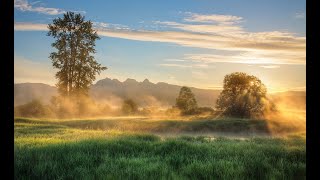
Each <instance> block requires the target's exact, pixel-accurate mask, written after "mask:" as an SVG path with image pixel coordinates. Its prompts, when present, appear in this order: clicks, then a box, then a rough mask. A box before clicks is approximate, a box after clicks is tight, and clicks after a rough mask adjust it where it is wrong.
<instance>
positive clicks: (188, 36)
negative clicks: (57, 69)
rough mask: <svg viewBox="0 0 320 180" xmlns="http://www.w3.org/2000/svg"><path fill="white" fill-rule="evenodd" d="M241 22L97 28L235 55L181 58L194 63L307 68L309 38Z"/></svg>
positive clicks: (219, 19)
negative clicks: (250, 28)
mask: <svg viewBox="0 0 320 180" xmlns="http://www.w3.org/2000/svg"><path fill="white" fill-rule="evenodd" d="M240 20H242V18H241V17H238V16H231V15H203V16H202V15H200V14H190V15H189V16H188V17H186V18H185V21H188V22H196V21H197V22H198V23H199V22H200V23H202V22H206V23H207V22H213V21H214V22H216V23H217V24H185V23H178V22H169V21H164V22H160V21H157V22H155V23H157V24H162V25H164V26H167V27H168V28H169V29H170V28H171V29H173V30H167V31H155V30H148V31H147V30H132V29H130V28H129V27H128V26H125V25H119V24H109V23H105V22H95V28H96V30H97V31H98V34H99V35H100V36H106V37H114V38H122V39H128V40H136V41H151V42H164V43H173V44H176V45H180V46H187V47H194V48H202V49H213V50H218V51H222V52H223V51H227V52H232V54H235V55H231V56H230V55H226V54H228V53H223V55H220V54H221V53H220V54H192V55H187V57H186V58H181V59H187V60H192V61H205V62H227V63H246V64H302V65H305V62H306V60H305V57H306V51H305V49H306V38H305V37H301V36H297V35H296V34H294V33H290V32H283V31H267V32H249V31H246V30H245V29H243V28H242V27H241V26H239V25H238V24H237V23H238V21H240ZM225 22H229V23H225ZM231 22H232V23H231ZM223 23H224V24H223ZM46 26H47V25H44V24H33V23H15V30H16V31H28V30H29V31H30V30H37V31H39V30H47V28H46ZM177 30H179V31H177ZM181 30H182V31H181ZM167 66H170V65H167ZM171 66H175V65H171ZM176 67H177V66H176Z"/></svg>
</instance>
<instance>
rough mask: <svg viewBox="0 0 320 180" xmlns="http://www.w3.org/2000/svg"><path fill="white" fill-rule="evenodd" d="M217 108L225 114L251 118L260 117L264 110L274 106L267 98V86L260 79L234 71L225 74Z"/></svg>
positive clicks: (271, 108) (272, 108)
mask: <svg viewBox="0 0 320 180" xmlns="http://www.w3.org/2000/svg"><path fill="white" fill-rule="evenodd" d="M217 108H218V109H220V110H222V111H223V112H224V114H225V115H229V116H235V117H242V118H252V117H261V116H263V113H264V112H265V111H266V110H274V108H275V107H274V105H273V103H272V102H270V101H269V99H268V98H267V88H266V87H265V85H264V84H263V83H262V82H261V80H260V79H258V78H257V77H255V76H251V75H248V74H246V73H243V72H235V73H231V74H228V75H226V76H225V78H224V81H223V91H222V92H221V93H220V96H219V97H218V99H217Z"/></svg>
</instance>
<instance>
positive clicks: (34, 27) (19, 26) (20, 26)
mask: <svg viewBox="0 0 320 180" xmlns="http://www.w3.org/2000/svg"><path fill="white" fill-rule="evenodd" d="M47 26H48V25H47V24H34V23H24V22H15V23H14V30H15V31H48V27H47Z"/></svg>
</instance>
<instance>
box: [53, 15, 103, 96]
mask: <svg viewBox="0 0 320 180" xmlns="http://www.w3.org/2000/svg"><path fill="white" fill-rule="evenodd" d="M48 28H49V32H48V34H47V35H48V36H52V37H53V38H55V39H56V41H55V42H54V43H52V47H54V48H55V49H56V50H57V51H56V52H52V53H51V54H50V59H51V60H52V65H53V67H54V68H56V69H58V72H57V73H56V78H57V79H58V83H57V84H56V85H57V88H58V90H59V93H60V95H62V96H67V97H70V96H76V95H79V94H82V95H83V94H85V95H86V94H87V93H88V90H89V86H90V85H91V84H92V82H93V81H94V80H95V78H96V77H95V76H96V74H100V72H101V71H103V70H105V69H107V68H106V67H103V66H102V65H101V64H99V63H98V62H97V61H96V60H95V58H94V56H93V54H94V53H96V50H95V41H96V40H97V39H100V38H99V36H98V35H97V32H96V31H94V30H93V28H92V22H91V21H85V17H84V16H82V15H81V14H75V13H73V12H67V13H65V14H64V15H63V18H61V17H58V18H56V19H54V20H53V23H52V24H49V25H48Z"/></svg>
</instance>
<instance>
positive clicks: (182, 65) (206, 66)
mask: <svg viewBox="0 0 320 180" xmlns="http://www.w3.org/2000/svg"><path fill="white" fill-rule="evenodd" d="M158 66H164V67H177V68H208V67H209V66H208V65H207V64H174V63H163V64H158Z"/></svg>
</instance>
